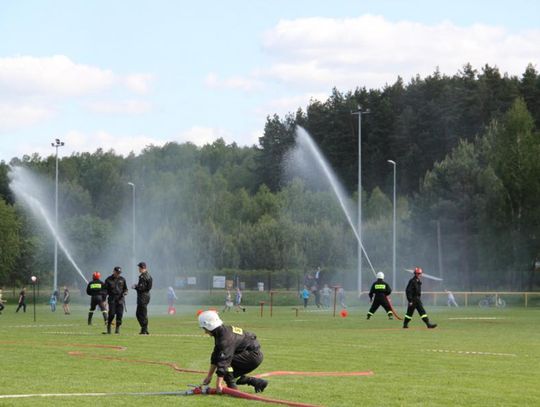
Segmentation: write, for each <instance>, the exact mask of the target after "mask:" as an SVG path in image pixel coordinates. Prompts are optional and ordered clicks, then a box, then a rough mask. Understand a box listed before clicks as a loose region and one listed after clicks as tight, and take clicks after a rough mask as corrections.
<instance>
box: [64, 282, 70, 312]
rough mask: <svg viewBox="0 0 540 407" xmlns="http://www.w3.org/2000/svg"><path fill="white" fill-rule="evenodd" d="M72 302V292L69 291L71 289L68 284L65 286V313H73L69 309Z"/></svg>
mask: <svg viewBox="0 0 540 407" xmlns="http://www.w3.org/2000/svg"><path fill="white" fill-rule="evenodd" d="M70 302H71V294H70V293H69V289H68V288H67V287H66V286H64V297H63V298H62V308H64V314H65V315H69V314H71V310H70V309H69V303H70Z"/></svg>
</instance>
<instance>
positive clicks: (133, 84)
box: [124, 74, 154, 95]
mask: <svg viewBox="0 0 540 407" xmlns="http://www.w3.org/2000/svg"><path fill="white" fill-rule="evenodd" d="M153 81H154V77H153V76H152V75H148V74H132V75H128V76H126V78H125V79H124V83H125V85H126V87H127V88H128V89H129V90H131V91H132V92H134V93H138V94H141V95H142V94H146V93H148V92H149V90H150V86H151V84H152V82H153Z"/></svg>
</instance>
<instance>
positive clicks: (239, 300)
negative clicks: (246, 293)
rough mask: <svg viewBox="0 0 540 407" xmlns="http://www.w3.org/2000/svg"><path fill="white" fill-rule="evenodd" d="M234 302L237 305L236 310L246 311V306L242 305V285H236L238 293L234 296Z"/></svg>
mask: <svg viewBox="0 0 540 407" xmlns="http://www.w3.org/2000/svg"><path fill="white" fill-rule="evenodd" d="M234 304H235V307H236V312H238V311H240V310H242V312H246V308H245V307H242V305H241V304H242V291H241V290H240V287H236V295H235V296H234Z"/></svg>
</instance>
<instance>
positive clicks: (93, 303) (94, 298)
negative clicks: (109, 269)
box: [86, 271, 107, 325]
mask: <svg viewBox="0 0 540 407" xmlns="http://www.w3.org/2000/svg"><path fill="white" fill-rule="evenodd" d="M100 278H101V274H100V272H99V271H95V272H94V273H93V274H92V281H90V282H89V283H88V285H87V286H86V294H88V295H89V296H90V310H89V311H88V325H92V317H93V316H94V311H95V309H96V307H98V306H99V309H100V310H101V313H102V314H103V321H104V322H105V323H107V307H106V306H105V299H104V294H105V295H106V290H105V284H104V283H103V281H101V280H100Z"/></svg>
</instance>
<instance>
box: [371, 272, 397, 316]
mask: <svg viewBox="0 0 540 407" xmlns="http://www.w3.org/2000/svg"><path fill="white" fill-rule="evenodd" d="M391 293H392V289H391V288H390V286H389V285H388V283H386V282H385V281H384V273H383V272H381V271H379V272H378V273H377V281H375V282H374V283H373V284H372V285H371V289H370V290H369V300H370V301H371V308H370V309H369V311H368V313H367V319H370V318H371V317H372V316H373V314H375V311H377V309H378V308H379V306H381V305H382V307H383V308H384V310H385V311H386V315H388V319H393V318H392V315H393V314H392V307H391V306H390V304H389V303H388V298H387V296H388V295H390V294H391ZM373 297H375V298H373Z"/></svg>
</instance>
